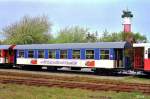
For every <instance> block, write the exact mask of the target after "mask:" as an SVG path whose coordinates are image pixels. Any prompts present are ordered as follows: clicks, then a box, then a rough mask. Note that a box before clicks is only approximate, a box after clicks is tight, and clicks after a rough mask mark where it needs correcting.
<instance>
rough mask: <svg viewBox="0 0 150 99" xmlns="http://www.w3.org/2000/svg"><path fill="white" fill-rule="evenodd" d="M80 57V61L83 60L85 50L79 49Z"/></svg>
mask: <svg viewBox="0 0 150 99" xmlns="http://www.w3.org/2000/svg"><path fill="white" fill-rule="evenodd" d="M80 54H81V55H80V56H81V59H85V48H82V49H81V52H80Z"/></svg>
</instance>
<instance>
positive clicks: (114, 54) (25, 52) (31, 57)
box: [14, 42, 131, 69]
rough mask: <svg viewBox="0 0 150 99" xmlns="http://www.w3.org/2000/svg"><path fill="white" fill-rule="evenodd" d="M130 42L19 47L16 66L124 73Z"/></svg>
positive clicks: (17, 47)
mask: <svg viewBox="0 0 150 99" xmlns="http://www.w3.org/2000/svg"><path fill="white" fill-rule="evenodd" d="M130 47H131V45H130V44H128V43H127V42H98V43H66V44H31V45H16V47H15V48H14V49H15V50H16V56H17V57H16V64H17V65H21V66H24V65H31V66H46V67H48V68H52V67H55V68H56V69H57V68H61V67H70V68H71V69H81V68H91V69H100V68H101V69H124V68H125V66H126V65H127V64H125V63H126V62H125V60H126V57H125V55H124V51H125V49H126V48H130Z"/></svg>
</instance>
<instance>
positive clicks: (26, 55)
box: [24, 49, 28, 58]
mask: <svg viewBox="0 0 150 99" xmlns="http://www.w3.org/2000/svg"><path fill="white" fill-rule="evenodd" d="M24 53H25V58H28V50H27V49H25V50H24Z"/></svg>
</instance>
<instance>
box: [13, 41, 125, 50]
mask: <svg viewBox="0 0 150 99" xmlns="http://www.w3.org/2000/svg"><path fill="white" fill-rule="evenodd" d="M125 44H126V42H96V43H63V44H30V45H16V47H15V48H14V49H79V48H124V47H125Z"/></svg>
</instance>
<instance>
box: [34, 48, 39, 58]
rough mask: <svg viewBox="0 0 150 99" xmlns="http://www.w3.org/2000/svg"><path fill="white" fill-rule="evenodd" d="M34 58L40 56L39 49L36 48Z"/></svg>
mask: <svg viewBox="0 0 150 99" xmlns="http://www.w3.org/2000/svg"><path fill="white" fill-rule="evenodd" d="M34 58H38V50H34Z"/></svg>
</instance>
